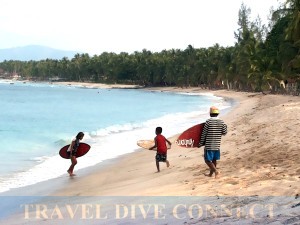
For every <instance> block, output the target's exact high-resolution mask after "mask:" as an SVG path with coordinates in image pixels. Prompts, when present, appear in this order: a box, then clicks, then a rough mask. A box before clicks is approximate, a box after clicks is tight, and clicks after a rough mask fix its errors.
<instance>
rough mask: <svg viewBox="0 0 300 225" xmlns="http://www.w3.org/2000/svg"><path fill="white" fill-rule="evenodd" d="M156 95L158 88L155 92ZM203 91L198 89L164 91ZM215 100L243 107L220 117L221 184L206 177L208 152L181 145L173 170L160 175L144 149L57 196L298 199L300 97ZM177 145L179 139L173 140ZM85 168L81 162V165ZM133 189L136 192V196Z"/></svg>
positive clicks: (175, 153)
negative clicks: (233, 101) (224, 130)
mask: <svg viewBox="0 0 300 225" xmlns="http://www.w3.org/2000/svg"><path fill="white" fill-rule="evenodd" d="M153 90H157V89H155V88H154V89H153ZM159 90H161V91H181V92H182V91H185V92H199V91H202V90H199V89H197V88H189V89H184V90H183V89H177V88H159ZM212 93H213V94H214V95H217V96H222V97H227V98H233V99H236V100H237V101H238V102H239V103H238V104H237V105H236V106H235V107H234V109H233V110H232V111H231V112H229V113H228V114H227V115H225V116H222V112H221V115H220V117H221V118H222V119H223V120H224V121H225V122H226V123H227V125H228V134H227V135H226V136H225V137H223V139H222V145H221V160H220V161H219V162H218V168H219V170H220V172H221V176H220V178H219V179H214V178H210V177H206V176H204V174H205V173H207V172H208V168H207V166H206V164H205V163H204V161H203V148H193V149H186V148H181V147H178V146H176V144H175V143H174V144H173V145H172V149H171V150H169V151H168V159H169V161H170V163H171V166H170V167H169V168H166V166H165V164H163V163H161V172H160V173H156V167H155V162H154V155H155V152H153V151H147V150H141V151H138V152H136V153H134V154H130V155H127V156H124V157H122V158H121V159H120V160H119V162H118V163H117V164H114V165H109V166H107V167H106V168H104V169H102V170H100V171H95V173H93V174H90V175H88V176H86V177H78V179H77V178H76V180H75V181H74V182H72V184H71V187H68V188H66V189H62V190H60V191H59V192H57V193H55V195H64V196H65V195H83V196H86V195H92V196H95V195H96V196H103V195H108V196H112V195H114V196H120V195H125V196H141V195H142V196H176V195H177V196H215V195H219V196H233V195H234V196H241V195H246V196H249V195H256V194H259V195H262V196H269V195H271V196H295V195H296V194H300V155H299V154H300V151H299V146H300V138H299V131H300V128H299V127H300V98H299V97H294V96H281V95H263V94H255V93H241V92H230V91H225V90H221V91H213V92H212ZM168 138H169V139H170V140H171V141H173V142H174V141H175V139H176V136H175V137H168ZM79 163H80V162H79ZM133 189H134V191H132V190H133Z"/></svg>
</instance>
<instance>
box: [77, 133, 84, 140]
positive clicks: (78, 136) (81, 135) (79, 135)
mask: <svg viewBox="0 0 300 225" xmlns="http://www.w3.org/2000/svg"><path fill="white" fill-rule="evenodd" d="M83 136H84V133H83V132H79V133H78V134H77V135H76V139H79V138H81V137H83Z"/></svg>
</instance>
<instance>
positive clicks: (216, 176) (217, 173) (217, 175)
mask: <svg viewBox="0 0 300 225" xmlns="http://www.w3.org/2000/svg"><path fill="white" fill-rule="evenodd" d="M219 175H220V172H219V171H217V170H216V172H215V179H218V178H219Z"/></svg>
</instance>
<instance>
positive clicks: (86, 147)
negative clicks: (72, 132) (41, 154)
mask: <svg viewBox="0 0 300 225" xmlns="http://www.w3.org/2000/svg"><path fill="white" fill-rule="evenodd" d="M69 146H70V145H66V146H64V147H62V148H61V149H60V150H59V155H60V156H61V157H62V158H64V159H69V158H70V156H69V155H68V154H67V150H68V148H69ZM90 148H91V146H90V145H88V144H86V143H80V144H79V146H78V149H77V152H76V158H78V157H81V156H83V155H85V154H86V153H87V152H88V151H89V150H90Z"/></svg>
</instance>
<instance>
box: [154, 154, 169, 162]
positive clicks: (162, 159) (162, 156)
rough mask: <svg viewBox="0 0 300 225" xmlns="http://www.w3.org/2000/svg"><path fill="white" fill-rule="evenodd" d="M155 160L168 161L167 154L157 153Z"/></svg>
mask: <svg viewBox="0 0 300 225" xmlns="http://www.w3.org/2000/svg"><path fill="white" fill-rule="evenodd" d="M155 160H156V161H157V162H166V160H167V154H159V153H156V156H155Z"/></svg>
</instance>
